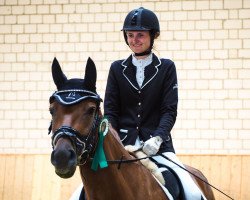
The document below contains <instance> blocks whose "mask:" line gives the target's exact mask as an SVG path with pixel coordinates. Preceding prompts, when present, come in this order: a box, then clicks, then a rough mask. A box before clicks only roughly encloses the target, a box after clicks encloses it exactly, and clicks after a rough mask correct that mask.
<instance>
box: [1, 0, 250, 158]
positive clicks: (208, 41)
mask: <svg viewBox="0 0 250 200" xmlns="http://www.w3.org/2000/svg"><path fill="white" fill-rule="evenodd" d="M139 6H144V7H146V8H149V9H152V10H154V11H155V12H156V13H157V15H158V17H159V20H160V24H161V36H160V38H159V39H158V40H157V41H156V43H155V50H156V51H155V52H156V54H157V55H159V56H160V57H166V58H170V59H172V60H174V61H175V63H176V67H177V73H178V79H179V110H178V119H177V122H176V124H175V126H174V129H173V131H172V135H173V137H174V143H175V147H176V151H177V153H182V154H185V153H201V154H203V153H205V154H249V153H250V0H210V1H208V0H200V1H195V0H194V1H170V0H169V1H155V0H152V1H138V0H137V1H135V0H112V1H111V0H110V1H109V0H99V1H94V0H0V42H1V43H0V93H1V95H0V153H48V152H50V150H51V146H50V137H49V136H48V135H47V128H48V125H49V121H50V115H49V112H48V107H49V104H48V98H49V96H50V94H51V93H52V92H53V91H54V90H55V86H54V84H53V81H52V78H51V72H50V67H51V62H52V60H53V58H54V57H55V56H56V57H57V58H58V60H59V61H60V63H61V65H62V67H63V70H64V72H65V73H66V74H67V76H69V77H80V76H83V75H84V66H85V64H86V60H87V58H88V57H89V56H90V57H92V59H93V60H94V61H95V63H96V65H97V69H98V83H97V88H98V92H99V94H100V95H101V96H102V97H103V96H104V90H105V86H106V79H107V73H108V69H109V66H110V64H111V62H112V61H113V60H115V59H121V58H126V57H127V56H128V55H129V51H128V48H127V46H126V45H125V43H124V40H123V36H122V33H121V32H120V29H121V27H122V23H123V20H124V18H125V16H126V14H127V12H128V11H130V10H131V9H134V8H137V7H139Z"/></svg>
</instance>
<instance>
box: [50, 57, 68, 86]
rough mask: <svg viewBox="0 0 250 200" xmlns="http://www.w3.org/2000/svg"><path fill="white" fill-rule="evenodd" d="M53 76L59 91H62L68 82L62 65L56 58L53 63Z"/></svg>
mask: <svg viewBox="0 0 250 200" xmlns="http://www.w3.org/2000/svg"><path fill="white" fill-rule="evenodd" d="M52 76H53V80H54V83H55V84H56V87H57V89H58V90H60V88H61V87H62V86H63V84H64V83H65V82H66V81H67V77H66V76H65V75H64V73H63V72H62V69H61V67H60V64H59V62H58V61H57V59H56V58H54V60H53V63H52Z"/></svg>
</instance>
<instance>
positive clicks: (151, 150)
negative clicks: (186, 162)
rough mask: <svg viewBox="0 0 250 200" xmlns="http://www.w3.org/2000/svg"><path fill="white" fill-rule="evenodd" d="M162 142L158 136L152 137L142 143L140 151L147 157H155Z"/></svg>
mask: <svg viewBox="0 0 250 200" xmlns="http://www.w3.org/2000/svg"><path fill="white" fill-rule="evenodd" d="M162 142H163V140H162V138H161V137H160V136H155V137H152V138H150V139H149V140H147V141H146V142H145V143H144V146H143V147H142V150H143V151H144V153H146V154H147V155H148V156H152V155H155V154H156V153H157V152H158V151H159V149H160V146H161V143H162Z"/></svg>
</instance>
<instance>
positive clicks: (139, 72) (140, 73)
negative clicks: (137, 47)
mask: <svg viewBox="0 0 250 200" xmlns="http://www.w3.org/2000/svg"><path fill="white" fill-rule="evenodd" d="M152 60H153V55H152V53H151V54H149V56H147V57H146V58H143V59H137V58H136V57H135V56H134V55H132V63H133V65H135V66H136V80H137V83H138V85H139V86H140V87H141V86H142V83H143V81H144V79H145V75H144V70H145V67H146V66H148V65H149V64H151V63H152Z"/></svg>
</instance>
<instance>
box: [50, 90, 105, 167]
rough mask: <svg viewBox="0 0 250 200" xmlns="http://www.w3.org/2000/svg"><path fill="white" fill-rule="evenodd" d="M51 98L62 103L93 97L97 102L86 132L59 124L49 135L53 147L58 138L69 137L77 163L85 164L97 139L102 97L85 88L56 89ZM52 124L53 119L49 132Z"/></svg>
mask: <svg viewBox="0 0 250 200" xmlns="http://www.w3.org/2000/svg"><path fill="white" fill-rule="evenodd" d="M67 97H70V98H67ZM52 98H55V99H56V101H58V102H59V103H61V104H63V105H72V104H76V103H79V102H80V101H82V100H84V99H86V98H90V99H94V100H95V101H96V102H97V110H96V112H95V116H94V120H93V123H92V126H91V128H90V130H89V132H88V134H86V135H82V134H81V133H80V132H79V131H77V130H75V129H74V128H72V127H70V126H61V127H60V128H59V129H57V130H55V132H54V134H53V135H52V137H51V139H52V147H53V149H54V148H55V146H56V143H57V141H58V140H59V139H60V138H62V137H64V138H69V140H70V141H71V143H72V144H73V146H74V149H75V151H76V154H77V165H83V164H85V162H86V161H87V159H88V158H89V156H92V154H93V151H94V149H95V146H96V143H97V140H98V134H97V131H98V130H97V129H98V126H99V123H100V118H99V115H98V111H99V105H100V102H101V101H102V99H101V98H100V97H99V95H97V94H95V93H93V92H91V91H87V90H64V91H57V92H55V93H54V94H53V95H52V96H51V97H50V102H51V99H52ZM68 99H70V100H68ZM52 124H53V121H51V124H50V127H49V129H48V131H49V134H50V132H51V130H52Z"/></svg>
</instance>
